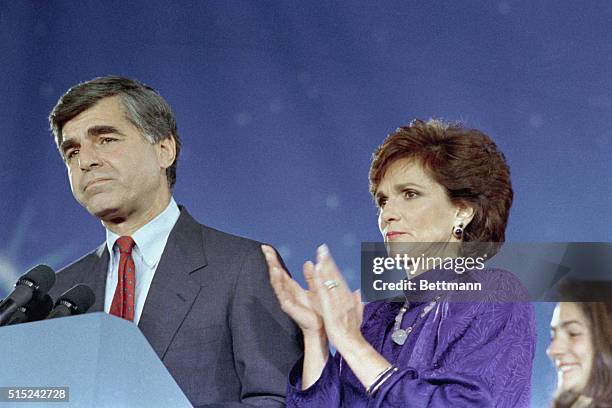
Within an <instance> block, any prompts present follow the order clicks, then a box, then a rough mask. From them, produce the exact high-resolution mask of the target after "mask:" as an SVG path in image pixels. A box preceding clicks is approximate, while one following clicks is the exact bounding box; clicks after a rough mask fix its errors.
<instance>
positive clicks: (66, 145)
mask: <svg viewBox="0 0 612 408" xmlns="http://www.w3.org/2000/svg"><path fill="white" fill-rule="evenodd" d="M77 144H78V143H77V142H75V141H74V139H65V140H64V141H63V142H62V144H61V145H60V151H61V152H62V153H65V152H66V150H68V149H70V148H71V147H73V146H76V145H77Z"/></svg>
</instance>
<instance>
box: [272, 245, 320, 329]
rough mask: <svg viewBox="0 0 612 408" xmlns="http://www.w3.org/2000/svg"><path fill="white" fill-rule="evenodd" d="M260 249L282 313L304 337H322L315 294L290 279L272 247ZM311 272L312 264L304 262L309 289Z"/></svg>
mask: <svg viewBox="0 0 612 408" xmlns="http://www.w3.org/2000/svg"><path fill="white" fill-rule="evenodd" d="M261 249H262V252H263V253H264V255H265V257H266V262H267V263H268V273H269V274H270V283H271V284H272V288H274V293H275V294H276V297H277V299H278V301H279V303H280V306H281V309H282V310H283V312H285V313H287V314H288V315H289V317H291V318H292V319H293V320H294V321H295V323H296V324H297V325H298V326H300V329H302V332H303V333H304V336H305V337H306V336H308V335H316V336H321V335H324V333H325V331H324V329H323V319H322V318H321V316H320V312H319V311H318V309H319V305H318V300H317V299H316V294H315V293H313V291H312V290H304V289H302V287H301V286H300V285H299V284H298V283H297V282H296V281H294V280H293V279H291V277H290V276H289V274H288V273H287V271H286V270H285V269H284V268H283V266H282V265H281V263H280V261H279V260H278V257H277V256H276V251H275V250H274V249H273V248H272V247H270V246H267V245H262V246H261ZM313 272H314V265H313V263H312V262H306V263H305V264H304V279H305V280H306V283H307V284H308V288H309V289H313V287H312V286H313ZM315 289H316V288H315Z"/></svg>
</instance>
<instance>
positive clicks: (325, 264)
mask: <svg viewBox="0 0 612 408" xmlns="http://www.w3.org/2000/svg"><path fill="white" fill-rule="evenodd" d="M313 282H314V284H315V285H316V286H317V295H318V297H319V302H320V307H321V317H322V318H323V322H324V326H325V332H326V333H327V337H328V339H329V341H330V342H331V343H332V344H333V345H334V347H335V348H336V349H337V350H338V351H339V352H340V353H341V354H342V353H343V351H344V350H347V349H348V348H354V347H360V345H361V344H363V342H366V340H365V339H364V338H363V336H362V335H361V331H360V327H361V322H362V320H363V304H362V303H361V293H360V292H359V291H355V292H351V290H350V288H349V287H348V285H347V283H346V281H345V279H344V277H343V276H342V273H341V272H340V270H339V269H338V267H337V266H336V263H335V262H334V259H333V258H332V256H331V254H330V252H329V248H327V246H326V245H321V246H320V247H319V248H317V263H316V265H315V271H314V274H313Z"/></svg>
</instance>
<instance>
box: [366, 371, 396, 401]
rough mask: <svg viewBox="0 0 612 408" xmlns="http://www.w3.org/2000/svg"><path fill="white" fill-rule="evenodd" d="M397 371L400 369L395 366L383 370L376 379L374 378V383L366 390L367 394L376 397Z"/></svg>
mask: <svg viewBox="0 0 612 408" xmlns="http://www.w3.org/2000/svg"><path fill="white" fill-rule="evenodd" d="M396 371H398V368H397V367H395V366H394V365H390V366H389V367H387V368H385V369H384V370H382V371H381V372H380V373H379V374H378V375H377V376H376V378H374V381H372V384H370V386H369V387H368V388H366V390H365V391H366V394H368V395H370V396H372V395H374V393H375V392H376V391H378V389H379V388H380V386H381V385H383V383H384V382H385V381H387V380H388V379H389V377H391V376H392V375H393V373H395V372H396Z"/></svg>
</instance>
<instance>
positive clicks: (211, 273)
mask: <svg viewBox="0 0 612 408" xmlns="http://www.w3.org/2000/svg"><path fill="white" fill-rule="evenodd" d="M49 120H50V123H51V129H52V131H53V133H54V135H55V140H56V143H57V146H58V148H59V150H60V152H61V155H62V158H63V159H64V161H65V163H66V167H67V169H68V176H69V179H70V186H71V189H72V192H73V195H74V197H75V198H76V200H77V201H78V202H79V203H80V204H81V205H82V206H83V207H84V208H86V209H87V211H88V212H89V213H91V214H92V215H94V216H95V217H97V218H99V219H100V220H101V221H102V224H103V225H104V227H105V229H106V242H105V243H104V244H102V245H101V246H100V247H99V248H97V249H96V250H95V251H93V252H91V253H90V254H87V255H86V256H84V257H83V258H81V259H79V260H78V261H76V262H74V263H73V264H71V265H69V266H68V267H66V268H64V269H63V270H61V271H60V272H58V275H57V282H56V284H55V287H54V288H53V291H52V292H51V295H52V296H53V297H57V296H58V295H60V294H61V293H63V292H64V291H66V290H67V289H69V288H70V287H72V286H73V285H75V284H77V283H85V284H87V285H89V286H91V287H92V288H93V290H94V292H95V294H96V302H95V304H94V305H93V307H92V308H91V309H90V311H106V312H108V313H111V314H114V315H117V316H118V317H122V318H124V319H127V320H130V321H133V322H134V323H135V324H137V325H138V327H139V328H140V330H141V331H142V333H143V334H144V336H145V337H146V338H147V340H148V341H149V343H150V344H151V346H152V347H153V349H154V350H155V352H156V353H157V355H158V356H159V358H160V359H161V360H162V361H163V363H164V364H165V366H166V367H167V368H168V370H169V372H170V374H172V376H173V377H174V379H175V380H176V381H177V383H178V385H179V386H180V387H181V389H182V390H183V391H184V392H185V394H186V395H187V397H188V398H189V400H190V401H191V403H192V404H194V405H196V406H203V405H215V406H216V405H219V406H233V405H241V404H247V405H252V406H259V407H276V406H283V404H284V395H285V387H286V377H287V373H288V371H289V369H290V368H291V366H292V365H293V363H294V362H295V361H296V359H297V358H298V356H299V354H300V353H301V350H300V346H299V343H300V342H299V334H298V330H297V328H296V327H295V326H294V324H293V323H292V322H291V321H290V320H289V319H288V318H287V316H286V315H285V314H284V313H283V312H282V311H281V310H280V308H279V305H278V303H277V301H276V298H275V296H274V293H273V291H272V289H271V286H270V284H269V281H268V275H267V267H266V263H265V260H264V257H263V254H262V252H261V250H260V246H259V244H258V243H257V242H254V241H251V240H247V239H244V238H240V237H237V236H233V235H229V234H226V233H223V232H220V231H217V230H214V229H212V228H209V227H206V226H204V225H201V224H199V223H198V222H197V221H195V220H194V219H193V218H192V217H191V215H189V213H188V212H187V210H186V209H185V208H184V207H180V206H178V205H177V204H176V202H175V201H174V199H173V197H172V187H173V185H174V182H175V180H176V160H177V157H178V155H179V152H180V139H179V137H178V134H177V130H176V122H175V118H174V114H173V112H172V110H171V108H170V106H168V104H167V103H166V101H165V100H164V99H163V98H162V97H161V96H160V95H159V94H158V93H157V92H156V91H155V90H153V89H152V88H150V87H148V86H145V85H143V84H141V83H139V82H137V81H134V80H130V79H127V78H121V77H102V78H96V79H94V80H91V81H88V82H85V83H82V84H79V85H76V86H74V87H73V88H71V89H70V90H68V92H66V94H64V95H63V96H62V97H61V98H60V100H59V101H58V103H57V104H56V106H55V108H54V109H53V111H52V113H51V115H50V117H49ZM109 335H110V334H109ZM135 375H137V374H136V373H135Z"/></svg>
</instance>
